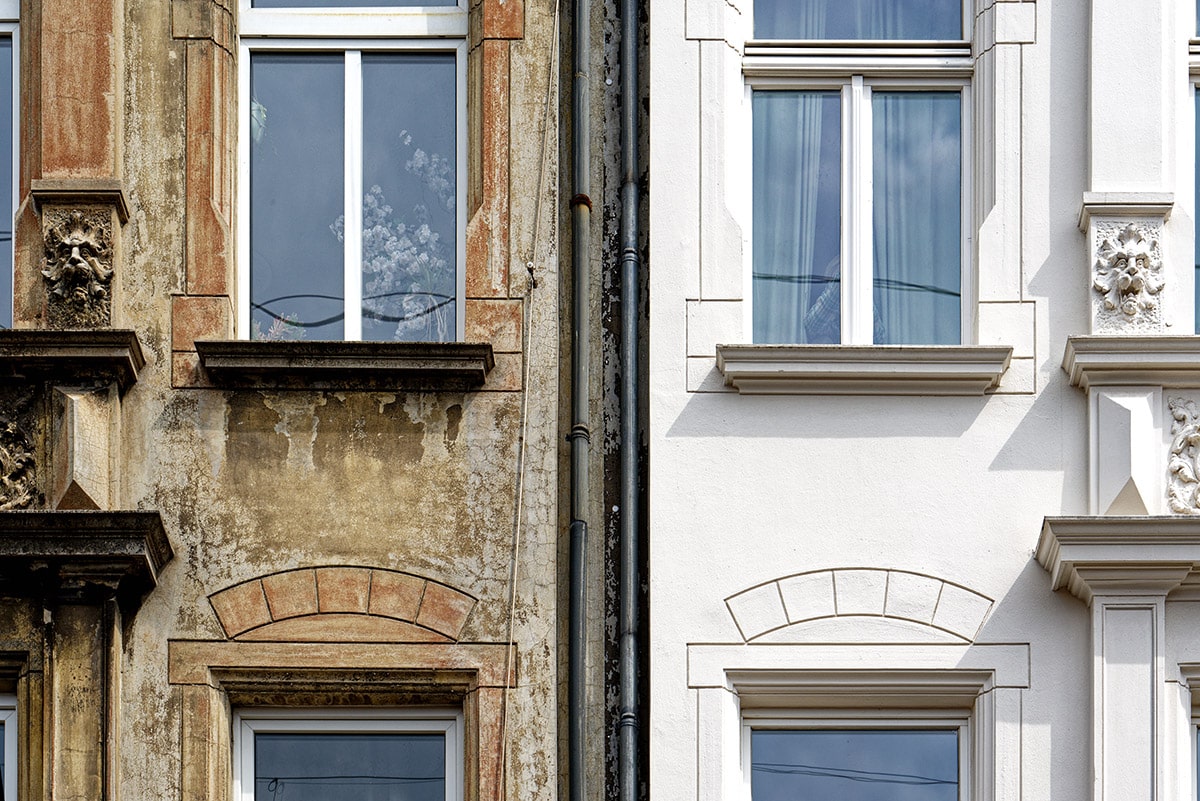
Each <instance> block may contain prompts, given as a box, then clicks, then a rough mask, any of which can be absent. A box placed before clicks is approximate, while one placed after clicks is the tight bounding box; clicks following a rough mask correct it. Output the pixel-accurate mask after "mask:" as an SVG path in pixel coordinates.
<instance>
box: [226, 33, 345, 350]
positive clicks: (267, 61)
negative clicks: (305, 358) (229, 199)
mask: <svg viewBox="0 0 1200 801" xmlns="http://www.w3.org/2000/svg"><path fill="white" fill-rule="evenodd" d="M344 61H345V57H344V56H343V55H342V54H340V53H335V54H327V53H320V54H313V53H304V54H301V53H286V54H277V53H258V54H254V55H252V56H251V58H250V108H249V114H250V219H251V224H250V311H251V327H252V331H251V336H252V338H254V339H299V338H308V339H341V338H342V336H343V333H342V331H343V328H342V321H343V317H344V313H343V308H342V305H343V304H342V297H343V294H344V285H345V278H344V276H345V266H344V264H345V259H344V256H343V253H342V243H341V242H340V241H339V233H340V232H339V231H338V229H337V226H336V223H337V221H338V220H339V219H340V218H341V217H342V215H343V212H344V210H345V203H344V201H343V196H344V188H345V179H344V177H343V173H344V171H345V157H344V155H343V154H344V145H343V140H344V137H345V134H344V131H345V111H344V109H345V101H344V97H345V78H344V69H345V68H344Z"/></svg>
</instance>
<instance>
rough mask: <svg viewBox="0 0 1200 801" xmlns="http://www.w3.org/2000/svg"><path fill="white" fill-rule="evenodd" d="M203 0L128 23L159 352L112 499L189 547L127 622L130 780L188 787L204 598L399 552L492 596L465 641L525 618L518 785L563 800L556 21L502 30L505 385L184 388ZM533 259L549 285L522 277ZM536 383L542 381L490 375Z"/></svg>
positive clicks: (142, 389)
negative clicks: (174, 680)
mask: <svg viewBox="0 0 1200 801" xmlns="http://www.w3.org/2000/svg"><path fill="white" fill-rule="evenodd" d="M196 5H197V3H196V2H195V0H193V1H192V2H186V1H185V0H176V2H174V3H167V2H156V3H148V2H133V3H126V4H125V28H124V30H123V32H122V34H123V36H122V43H123V51H122V53H121V55H122V59H121V70H122V72H121V74H122V78H123V82H124V87H125V95H124V98H123V101H124V118H125V122H124V141H123V153H124V155H123V159H124V160H123V164H122V168H123V176H124V180H125V186H126V192H127V195H128V200H129V206H130V211H131V214H130V220H129V222H128V223H127V224H126V225H125V226H124V227H123V229H122V230H121V238H122V242H121V244H122V254H123V258H122V263H121V264H120V269H121V274H120V276H119V279H120V293H119V295H118V296H117V297H116V298H115V302H114V312H113V316H114V322H115V324H117V325H120V326H126V327H131V328H133V329H135V330H136V332H137V334H138V336H139V337H140V339H141V342H142V346H143V349H144V351H145V355H146V359H147V366H146V368H145V369H144V370H143V371H142V373H141V375H140V378H139V381H138V383H137V384H136V386H135V387H134V388H133V389H132V390H131V391H130V392H129V393H128V394H127V395H126V397H125V399H124V402H123V406H122V432H123V441H122V445H121V449H120V454H119V459H118V462H119V470H120V482H119V490H118V493H119V494H118V502H117V506H118V507H119V508H139V509H157V510H159V511H161V513H162V517H163V521H164V524H165V526H166V529H167V532H168V535H169V537H170V540H171V543H172V546H173V547H174V550H175V558H174V561H173V562H172V563H171V564H170V565H169V566H168V567H167V569H166V570H165V571H164V573H163V574H162V576H161V581H160V584H159V586H158V588H157V589H156V590H154V592H153V593H152V594H151V595H150V596H149V597H148V598H147V599H146V601H145V603H144V605H143V606H142V608H141V609H140V611H138V613H137V615H136V617H135V618H134V619H133V620H132V622H131V623H128V624H127V626H126V631H125V635H126V636H125V642H124V651H123V654H122V657H121V660H122V663H121V667H122V687H121V692H122V696H121V707H122V708H121V715H120V720H121V732H122V736H121V751H120V773H121V775H120V787H121V798H122V799H123V800H127V801H136V800H138V799H146V800H147V801H148V800H149V799H159V798H177V797H179V796H180V794H181V787H180V782H181V776H183V775H185V770H184V766H183V765H182V764H181V760H182V755H183V754H184V752H185V748H184V743H183V742H182V739H181V731H182V728H183V720H182V716H183V715H185V714H189V713H188V712H187V711H186V710H185V709H184V706H183V703H184V698H183V694H182V693H181V692H180V691H179V690H178V688H173V687H171V686H170V685H169V684H168V681H167V642H168V640H184V639H201V640H218V639H224V636H225V635H224V632H223V631H222V629H221V627H220V625H219V624H218V621H217V618H216V616H215V614H214V612H213V610H212V608H211V606H210V604H209V602H208V600H207V599H208V596H209V595H211V594H213V593H215V592H217V591H219V590H221V589H224V588H226V587H229V586H230V585H233V584H236V583H238V582H242V581H246V580H248V579H252V578H255V577H258V576H263V575H267V574H271V573H274V572H278V571H283V570H288V569H292V568H296V567H302V566H320V565H363V566H368V567H382V568H389V569H396V570H402V571H406V572H410V573H414V574H418V575H420V576H423V577H426V578H429V579H431V580H434V581H437V582H442V583H444V584H447V585H450V586H452V587H455V588H458V589H461V590H463V591H464V592H467V593H470V594H472V595H473V596H475V597H476V598H477V599H478V602H477V603H476V605H475V607H474V609H473V610H472V612H471V615H470V617H469V619H468V620H467V622H466V626H465V630H464V631H463V633H462V637H461V639H462V640H463V641H465V642H471V641H482V642H500V641H505V640H508V639H509V638H510V631H511V638H512V640H513V641H514V642H516V643H517V649H516V653H517V659H516V663H517V664H516V667H517V673H518V685H517V687H516V688H515V689H514V690H513V691H512V692H511V694H510V697H509V706H508V722H507V731H508V745H507V760H508V762H507V775H508V778H507V783H508V797H510V798H514V799H515V798H522V799H524V798H551V797H553V796H555V795H556V778H555V777H556V775H557V772H558V771H557V743H558V734H557V727H556V721H557V719H558V707H557V694H558V685H557V681H558V657H557V639H556V630H555V626H556V620H557V617H558V614H559V609H558V601H557V596H556V579H557V575H558V568H557V540H558V537H559V532H558V527H557V522H558V515H557V498H558V495H557V488H558V482H559V474H558V453H559V448H560V442H561V437H559V436H558V431H557V422H556V421H557V414H556V412H557V406H558V372H557V369H558V358H559V349H558V302H559V301H558V283H559V282H558V275H557V270H558V267H557V252H556V248H555V246H554V244H553V242H552V240H553V235H554V232H555V230H556V222H555V218H554V213H555V212H554V206H555V189H554V187H556V185H557V180H556V171H557V152H558V143H557V136H558V134H557V110H556V109H555V108H554V107H553V103H552V105H551V106H550V107H547V105H546V100H547V98H548V97H549V98H550V99H551V100H552V101H554V99H555V98H556V94H548V92H547V81H548V80H551V79H553V77H554V75H553V73H552V71H551V64H550V58H551V54H552V52H553V51H554V49H555V48H556V47H557V42H556V41H555V40H554V39H553V38H552V37H553V19H552V18H551V17H550V15H549V12H548V10H547V9H546V8H544V7H543V4H536V3H529V4H526V5H525V7H524V29H523V38H522V39H519V40H514V41H511V42H509V41H505V42H504V45H503V48H502V49H503V50H505V51H507V52H506V57H507V58H508V59H509V62H508V63H509V67H510V71H509V75H510V77H509V81H508V86H507V89H506V91H507V96H508V98H509V101H510V102H511V112H510V114H509V118H510V120H511V129H510V130H509V131H506V132H504V133H505V135H506V136H507V139H508V147H509V154H508V159H509V163H508V164H506V165H504V166H505V169H504V170H502V171H499V170H497V171H495V172H493V173H491V174H490V176H489V177H488V179H489V180H491V179H494V178H495V176H497V175H499V176H501V177H502V178H503V179H504V180H506V181H508V182H509V187H508V189H509V192H508V194H509V204H508V208H507V209H506V210H505V211H506V214H507V225H508V226H509V233H508V236H509V239H510V241H511V245H510V247H509V251H508V253H507V256H506V257H505V258H506V260H507V262H508V263H507V264H504V265H502V266H503V267H504V268H505V271H506V273H507V274H510V275H515V276H520V277H521V279H522V280H520V281H516V280H513V281H506V282H505V286H504V287H502V288H501V289H499V290H498V291H497V292H496V293H492V295H489V297H492V296H493V295H500V298H499V299H500V300H501V301H502V302H503V303H505V304H509V305H510V306H511V305H515V306H516V308H517V310H518V315H523V316H524V317H525V322H526V325H525V326H524V328H523V331H522V330H520V329H518V330H517V332H516V336H513V333H512V331H511V329H509V331H508V334H507V335H506V336H507V337H508V345H507V346H502V345H497V351H508V353H507V354H506V355H505V358H504V359H503V360H502V359H501V358H500V357H499V355H498V357H497V363H498V364H497V368H496V369H497V370H498V371H500V370H504V371H507V372H506V378H505V379H504V381H502V382H497V381H493V382H492V383H491V384H489V387H488V388H485V389H484V390H482V391H474V392H445V393H437V392H426V393H398V394H388V393H378V392H339V393H333V392H256V391H237V392H232V391H225V390H218V389H177V388H172V375H171V373H172V316H171V315H172V295H173V294H175V293H181V292H185V291H188V289H187V274H188V273H187V270H188V264H187V259H188V252H189V250H190V249H189V247H188V245H187V240H186V237H187V235H188V234H187V232H188V231H189V230H195V229H194V227H193V228H192V229H189V224H188V222H189V215H194V214H200V213H204V214H207V213H209V211H210V210H209V209H196V208H189V207H188V204H187V202H186V199H187V191H186V176H187V170H188V164H187V154H188V153H189V152H190V151H189V143H188V142H187V141H186V135H185V132H186V130H187V126H186V120H187V118H188V109H187V98H188V78H189V76H188V75H187V67H186V65H187V64H188V63H189V60H188V57H187V53H188V51H187V49H188V48H189V47H194V46H195V45H194V43H193V42H191V41H190V40H188V41H185V40H183V39H177V38H173V36H172V30H173V29H172V15H173V14H179V13H183V10H187V11H188V12H189V13H191V11H194V10H195V9H194V7H195V6H196ZM185 7H186V9H185ZM493 49H494V50H497V52H499V50H500V48H499V46H496V47H494V48H493ZM493 55H495V54H493ZM476 57H477V56H476V55H475V54H474V53H473V55H472V59H475V58H476ZM546 125H548V126H549V131H548V138H545V139H544V138H543V136H544V134H543V131H544V129H543V126H546ZM544 144H545V147H543V145H544ZM493 211H495V210H493ZM496 214H499V212H498V211H496ZM539 218H540V222H539ZM535 232H536V237H537V238H536V241H535ZM494 257H495V256H494V254H493V255H489V258H494ZM530 262H531V263H532V264H533V271H534V275H535V276H536V278H537V286H536V288H533V287H532V286H531V285H529V284H528V282H526V281H525V280H524V277H525V276H527V275H528V270H527V267H526V265H527V263H530ZM526 292H528V294H527V295H526V294H525V293H526ZM526 304H527V305H526ZM518 315H514V316H517V319H518V320H520V316H518ZM509 319H511V317H510V318H509ZM479 330H480V331H487V330H489V329H488V328H487V326H482V327H481V328H480V329H479ZM522 357H524V359H527V360H528V364H527V369H528V380H527V381H522V380H521V371H522V367H523V366H524V362H523V360H522ZM501 362H503V364H501ZM522 385H523V386H525V387H527V388H528V389H529V395H528V397H525V395H523V393H522V392H521V391H511V390H509V391H497V390H495V389H492V387H496V386H499V387H508V388H515V387H520V386H522ZM523 423H525V424H527V430H526V432H525V437H524V451H523V452H522V450H521V443H522V425H523ZM522 482H523V485H522ZM519 490H520V492H519ZM518 496H520V497H521V498H522V499H523V503H522V504H521V506H520V507H519V508H518V506H517V498H518ZM518 525H519V529H520V543H519V548H518V549H517V551H516V553H515V561H514V539H515V534H516V532H517V528H518ZM514 574H515V576H516V584H515V588H516V593H515V604H513V602H512V595H511V593H512V590H513V584H512V581H511V577H512V576H513V575H514ZM188 753H191V751H190V750H189V751H188Z"/></svg>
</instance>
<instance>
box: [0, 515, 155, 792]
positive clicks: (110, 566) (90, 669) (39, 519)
mask: <svg viewBox="0 0 1200 801" xmlns="http://www.w3.org/2000/svg"><path fill="white" fill-rule="evenodd" d="M171 558H172V551H171V545H170V542H169V541H168V540H167V536H166V533H165V531H164V530H163V525H162V520H161V519H160V517H159V515H158V513H157V512H46V511H37V512H32V511H25V512H0V595H4V596H6V597H8V598H13V597H17V598H26V599H29V601H30V602H32V603H34V604H37V603H40V604H41V606H42V608H43V610H44V611H43V612H42V614H43V616H44V620H45V626H44V629H43V631H44V632H45V633H44V635H43V637H44V640H43V642H42V643H41V647H40V648H38V649H37V650H38V651H39V652H41V653H44V654H45V655H46V659H45V665H44V671H45V672H44V681H43V693H44V695H43V699H42V701H41V703H40V704H39V705H37V706H33V705H31V706H30V709H31V712H30V713H29V714H30V715H31V717H33V719H30V720H27V721H26V722H25V723H23V724H22V726H23V727H25V728H26V730H27V731H28V732H29V734H28V735H27V736H28V737H29V738H30V739H29V741H28V742H29V745H28V748H30V749H37V750H38V751H40V753H41V754H42V760H41V762H40V763H29V764H41V766H42V770H41V772H40V773H39V772H36V771H35V773H39V775H36V776H31V777H28V781H29V783H30V784H29V786H30V787H33V788H36V787H37V786H38V784H39V783H40V782H44V783H45V786H44V789H43V791H42V792H40V793H39V792H31V793H30V795H31V797H38V798H46V799H72V798H92V799H109V800H111V799H113V798H115V797H116V796H117V788H118V787H119V777H118V766H119V765H120V759H119V754H118V750H119V747H120V727H119V725H118V720H117V717H118V716H117V711H118V710H119V707H120V703H119V700H120V685H119V675H120V671H119V668H118V667H117V666H118V665H119V659H120V654H121V652H122V636H123V634H122V632H123V630H124V629H123V626H122V625H121V619H122V615H132V614H133V613H134V612H135V611H136V610H137V607H138V606H139V604H140V602H141V599H142V598H143V597H144V595H145V594H146V593H147V592H149V591H150V590H151V589H153V588H154V586H155V585H156V584H157V581H158V576H159V574H160V572H161V571H162V569H163V567H164V566H165V565H166V564H167V562H169V561H170V559H171ZM35 608H36V607H35ZM39 737H40V741H39V740H38V739H37V738H39Z"/></svg>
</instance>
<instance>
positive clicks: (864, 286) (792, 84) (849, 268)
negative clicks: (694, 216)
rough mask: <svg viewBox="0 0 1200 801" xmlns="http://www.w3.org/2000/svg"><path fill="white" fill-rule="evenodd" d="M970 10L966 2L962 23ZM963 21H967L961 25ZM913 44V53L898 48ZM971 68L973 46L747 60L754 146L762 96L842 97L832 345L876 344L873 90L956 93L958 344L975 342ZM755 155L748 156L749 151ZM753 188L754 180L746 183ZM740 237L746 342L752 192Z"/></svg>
mask: <svg viewBox="0 0 1200 801" xmlns="http://www.w3.org/2000/svg"><path fill="white" fill-rule="evenodd" d="M965 14H966V4H965V3H964V15H965ZM964 19H969V17H966V16H964ZM899 45H907V46H899ZM973 75H974V66H973V61H972V57H971V47H970V44H969V43H967V42H934V43H926V42H904V43H901V42H886V43H879V42H867V43H855V42H833V41H823V40H811V41H791V42H785V43H781V44H771V45H766V44H764V43H761V42H749V43H747V45H746V52H745V55H744V56H743V58H742V79H743V81H744V83H745V102H744V103H743V109H742V114H741V123H740V125H739V126H738V128H739V129H740V135H741V136H742V137H743V141H744V142H747V143H752V142H753V133H754V132H753V120H752V117H753V112H752V100H753V94H754V92H756V91H788V90H791V91H796V90H802V91H808V90H813V91H821V90H826V91H829V90H840V92H841V98H840V101H839V103H840V105H841V119H842V125H841V181H840V186H841V195H842V198H841V204H842V206H841V221H842V226H841V258H840V264H841V273H840V280H841V293H840V295H841V337H840V342H839V343H833V344H834V345H835V346H836V345H839V344H840V345H857V346H868V345H873V344H874V342H873V336H872V326H871V321H872V309H873V305H874V299H873V290H874V287H873V281H872V278H873V273H874V264H873V238H874V232H873V228H874V226H873V219H872V206H873V197H872V193H871V192H870V191H869V189H870V185H871V166H872V155H873V154H872V153H871V140H872V135H873V131H872V127H871V125H872V120H871V90H872V88H873V87H880V88H881V89H886V90H889V91H946V92H954V91H957V92H958V93H959V97H960V102H959V124H960V142H961V152H960V159H961V161H960V173H959V197H960V201H959V215H960V225H959V229H960V230H959V238H960V241H959V254H960V255H959V309H960V311H959V342H958V343H957V344H958V345H962V346H969V345H971V344H973V343H974V341H975V339H976V330H977V327H978V320H977V315H978V309H977V306H978V302H977V289H976V287H977V280H976V274H975V271H976V267H975V265H976V259H975V257H974V247H975V228H976V220H975V215H974V213H973V208H974V203H973V198H974V192H975V189H974V181H973V175H974V172H975V150H974V144H973V143H974V139H975V132H974V130H973V122H974V117H975V101H974V99H973V95H972V87H973ZM749 149H750V150H752V147H751V148H749ZM745 161H746V162H747V163H746V164H744V165H742V174H743V175H753V164H752V162H753V156H752V154H750V155H747V156H746V157H745ZM746 183H747V184H749V181H746ZM744 195H745V220H746V223H745V231H744V233H743V243H744V246H743V248H742V258H743V264H742V274H743V298H744V302H743V339H744V341H745V342H752V341H753V336H752V332H753V326H754V279H753V273H754V248H753V242H754V213H753V202H752V200H751V195H752V189H751V188H750V187H749V185H748V186H747V187H746V190H745V192H744Z"/></svg>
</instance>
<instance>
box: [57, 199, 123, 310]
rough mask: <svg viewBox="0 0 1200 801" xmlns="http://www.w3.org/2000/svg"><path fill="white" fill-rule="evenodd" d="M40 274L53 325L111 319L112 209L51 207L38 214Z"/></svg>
mask: <svg viewBox="0 0 1200 801" xmlns="http://www.w3.org/2000/svg"><path fill="white" fill-rule="evenodd" d="M42 238H43V241H44V243H45V251H44V254H43V256H42V276H43V277H44V278H45V279H46V282H47V284H48V287H47V288H48V291H49V301H50V302H49V317H50V325H51V326H52V327H54V328H100V327H103V326H107V325H109V323H110V320H111V318H112V307H111V297H110V294H111V292H110V288H111V284H112V278H113V255H112V212H111V210H110V209H106V208H89V209H63V208H50V209H47V210H46V212H45V213H44V214H43V216H42Z"/></svg>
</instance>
